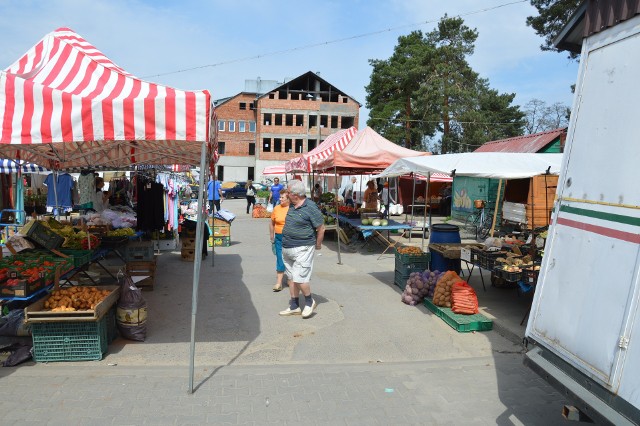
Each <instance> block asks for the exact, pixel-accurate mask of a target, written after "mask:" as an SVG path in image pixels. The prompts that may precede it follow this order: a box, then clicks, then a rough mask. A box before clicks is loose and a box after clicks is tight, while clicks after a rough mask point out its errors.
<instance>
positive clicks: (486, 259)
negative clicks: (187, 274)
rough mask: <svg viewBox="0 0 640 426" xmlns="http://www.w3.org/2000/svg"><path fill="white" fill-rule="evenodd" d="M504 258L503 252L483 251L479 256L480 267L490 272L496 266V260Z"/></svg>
mask: <svg viewBox="0 0 640 426" xmlns="http://www.w3.org/2000/svg"><path fill="white" fill-rule="evenodd" d="M504 256H505V252H503V251H485V250H483V251H482V252H481V255H480V267H481V268H484V269H487V270H491V269H493V267H494V266H495V264H496V259H497V258H499V257H504Z"/></svg>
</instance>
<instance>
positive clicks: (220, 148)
mask: <svg viewBox="0 0 640 426" xmlns="http://www.w3.org/2000/svg"><path fill="white" fill-rule="evenodd" d="M224 151H225V143H224V142H218V154H221V155H222V154H224Z"/></svg>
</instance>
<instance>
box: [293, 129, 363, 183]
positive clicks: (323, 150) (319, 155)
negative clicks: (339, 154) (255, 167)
mask: <svg viewBox="0 0 640 426" xmlns="http://www.w3.org/2000/svg"><path fill="white" fill-rule="evenodd" d="M357 132H358V129H356V128H355V127H354V126H351V127H349V128H348V129H344V130H340V131H338V132H336V133H333V134H332V135H329V136H328V137H327V138H326V139H325V140H324V141H322V143H321V144H320V145H318V146H317V147H315V148H314V149H312V150H311V151H309V152H308V153H306V154H303V155H301V156H300V157H298V158H294V159H293V160H290V161H288V162H286V163H285V164H284V166H285V169H286V170H287V172H288V173H290V172H300V173H311V171H312V170H313V169H314V168H315V165H316V164H317V163H318V162H319V161H322V160H324V159H325V158H329V156H330V155H331V153H332V152H334V151H342V150H343V149H345V148H346V147H347V145H348V144H349V142H351V140H352V139H353V137H354V136H355V135H356V133H357Z"/></svg>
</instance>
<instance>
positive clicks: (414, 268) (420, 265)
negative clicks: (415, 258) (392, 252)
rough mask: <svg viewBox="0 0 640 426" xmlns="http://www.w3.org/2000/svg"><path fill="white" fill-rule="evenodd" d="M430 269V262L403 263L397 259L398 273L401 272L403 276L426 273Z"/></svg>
mask: <svg viewBox="0 0 640 426" xmlns="http://www.w3.org/2000/svg"><path fill="white" fill-rule="evenodd" d="M426 269H429V263H428V262H415V263H402V262H400V261H398V260H397V259H396V269H395V270H396V271H400V273H402V275H409V274H411V273H412V272H424V271H425V270H426Z"/></svg>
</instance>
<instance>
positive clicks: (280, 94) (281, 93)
mask: <svg viewBox="0 0 640 426" xmlns="http://www.w3.org/2000/svg"><path fill="white" fill-rule="evenodd" d="M278 99H282V100H285V99H287V91H286V90H280V91H279V92H278Z"/></svg>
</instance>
